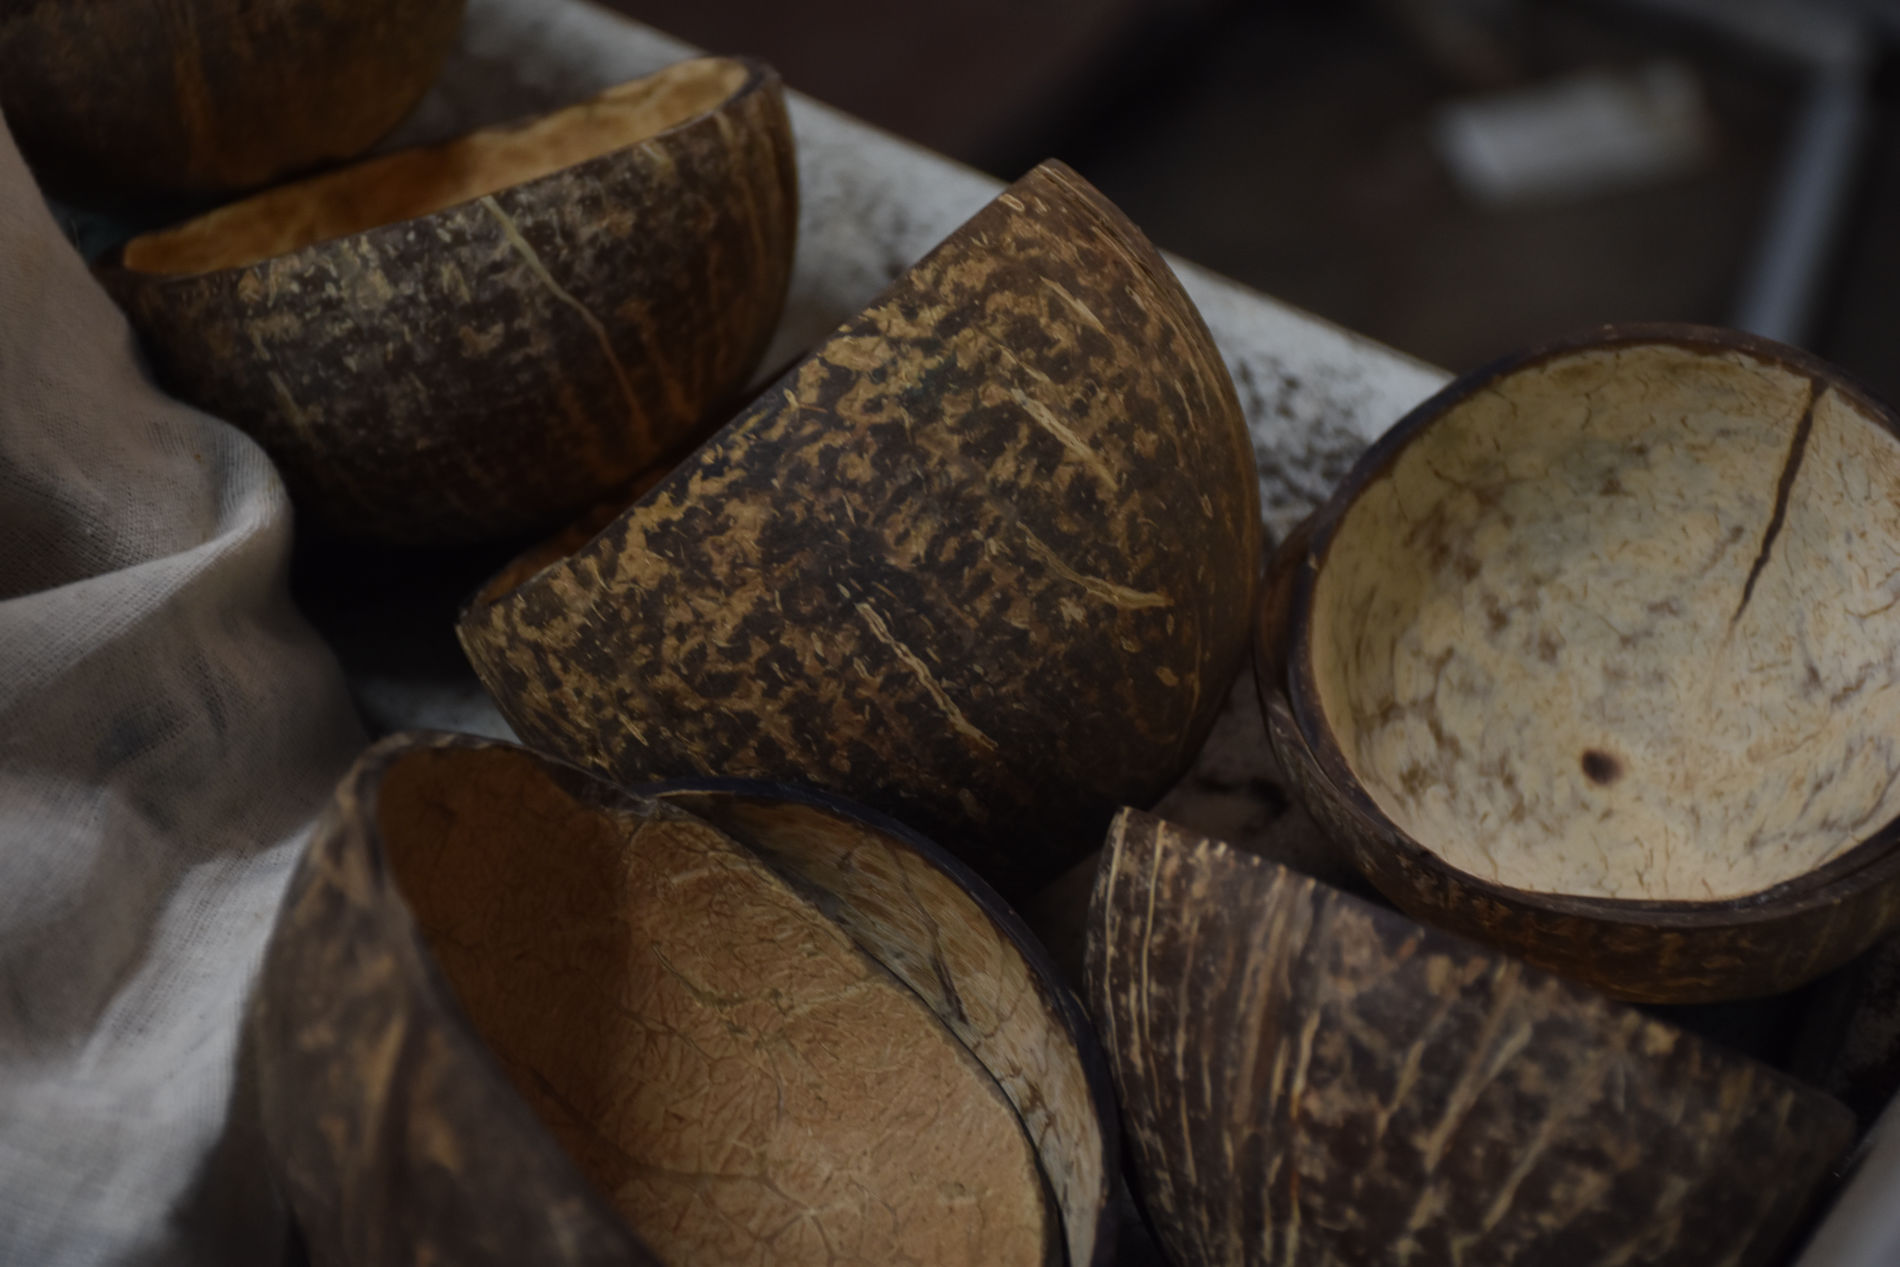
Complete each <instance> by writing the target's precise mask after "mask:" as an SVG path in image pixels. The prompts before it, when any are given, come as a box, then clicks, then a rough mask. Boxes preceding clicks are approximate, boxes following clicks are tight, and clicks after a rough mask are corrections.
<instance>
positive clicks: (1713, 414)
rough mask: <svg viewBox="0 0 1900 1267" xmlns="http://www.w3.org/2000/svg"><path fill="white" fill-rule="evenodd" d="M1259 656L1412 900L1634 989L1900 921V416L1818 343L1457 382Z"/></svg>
mask: <svg viewBox="0 0 1900 1267" xmlns="http://www.w3.org/2000/svg"><path fill="white" fill-rule="evenodd" d="M1275 573H1276V576H1277V577H1278V578H1279V579H1278V580H1276V589H1277V591H1278V596H1277V597H1276V598H1275V599H1274V600H1273V601H1270V602H1268V603H1267V604H1265V605H1264V606H1263V610H1262V616H1261V621H1262V627H1261V636H1260V638H1259V640H1258V644H1257V645H1258V648H1259V654H1260V658H1261V659H1260V671H1259V673H1258V675H1257V677H1258V681H1259V684H1260V689H1261V692H1262V698H1263V701H1264V702H1265V705H1266V709H1267V714H1268V718H1269V730H1270V732H1271V734H1272V737H1273V740H1274V743H1275V746H1276V749H1277V751H1278V752H1279V754H1280V756H1281V759H1282V762H1283V764H1285V765H1286V766H1287V767H1288V768H1289V769H1290V770H1291V771H1292V772H1293V774H1294V778H1295V782H1296V785H1297V786H1298V787H1299V788H1300V789H1301V791H1302V794H1303V796H1304V799H1305V800H1306V801H1307V804H1308V806H1309V808H1311V809H1312V810H1313V812H1314V814H1315V816H1316V817H1318V818H1319V819H1320V820H1321V821H1322V822H1323V823H1325V824H1327V826H1328V827H1329V829H1330V830H1331V831H1332V833H1333V834H1334V835H1335V836H1336V838H1337V839H1339V840H1340V842H1341V843H1342V844H1343V845H1344V846H1345V847H1346V849H1347V850H1348V851H1349V853H1350V854H1351V856H1352V858H1353V860H1354V861H1355V862H1356V863H1357V865H1358V866H1359V867H1360V868H1361V869H1362V870H1363V871H1364V872H1365V873H1366V875H1367V876H1368V877H1370V878H1371V879H1372V881H1373V882H1374V883H1375V884H1377V885H1378V886H1379V887H1380V889H1381V890H1382V891H1384V892H1385V893H1386V895H1387V896H1389V897H1391V898H1392V900H1393V901H1395V902H1397V903H1398V904H1399V905H1401V906H1403V907H1405V908H1406V909H1407V910H1409V911H1411V912H1412V913H1413V914H1415V915H1418V916H1420V917H1421V918H1426V919H1430V920H1433V921H1435V922H1439V923H1443V924H1445V925H1447V926H1449V927H1451V928H1454V929H1457V930H1459V931H1462V932H1468V933H1471V934H1473V935H1476V936H1482V937H1486V938H1490V939H1492V940H1495V941H1497V942H1499V943H1500V944H1502V945H1504V946H1506V947H1507V948H1509V949H1511V950H1513V951H1515V952H1516V953H1518V954H1521V955H1523V956H1524V957H1525V958H1527V959H1530V960H1531V961H1532V962H1534V963H1538V964H1540V965H1541V966H1544V967H1548V968H1551V969H1553V970H1556V971H1559V972H1564V973H1566V974H1569V975H1573V976H1576V977H1578V978H1580V979H1581V980H1584V981H1586V982H1588V983H1590V984H1593V985H1597V986H1599V987H1600V988H1603V989H1606V990H1610V991H1612V992H1614V993H1617V994H1619V995H1622V996H1624V997H1629V998H1637V999H1646V1000H1655V1001H1671V1002H1687V1001H1696V1000H1709V999H1720V998H1733V997H1740V996H1745V995H1751V994H1770V993H1775V992H1778V991H1781V990H1785V989H1789V988H1791V987H1793V986H1795V985H1798V984H1800V983H1801V982H1803V981H1805V980H1808V979H1810V978H1812V977H1814V976H1816V975H1818V974H1820V973H1822V972H1824V971H1826V970H1827V969H1829V968H1831V967H1834V966H1836V965H1838V964H1839V963H1841V962H1842V961H1844V960H1845V959H1847V958H1849V957H1850V956H1852V955H1853V954H1855V953H1857V952H1858V951H1860V950H1862V949H1864V948H1865V947H1866V946H1868V945H1869V944H1870V943H1871V942H1872V941H1873V940H1874V939H1875V938H1876V937H1878V936H1879V935H1880V934H1881V932H1882V931H1883V930H1885V929H1888V928H1891V927H1893V925H1894V923H1895V921H1896V920H1900V740H1896V738H1895V732H1896V728H1900V689H1896V688H1900V665H1896V661H1895V657H1894V653H1893V648H1894V646H1895V644H1896V642H1897V641H1900V418H1896V417H1895V415H1894V414H1893V413H1892V411H1890V410H1888V409H1886V408H1884V407H1883V406H1881V405H1879V404H1877V403H1876V402H1874V401H1873V400H1871V399H1870V398H1869V397H1867V396H1866V394H1865V393H1863V392H1861V391H1860V390H1859V389H1858V388H1857V387H1855V385H1854V384H1853V383H1851V382H1850V381H1848V380H1846V379H1845V378H1844V377H1843V376H1842V375H1841V374H1840V373H1839V371H1837V370H1835V369H1833V368H1832V367H1830V366H1827V365H1825V364H1823V363H1822V362H1820V361H1818V360H1815V359H1814V358H1813V357H1810V356H1807V355H1806V354H1804V353H1801V352H1798V351H1796V350H1795V349H1792V348H1785V347H1781V346H1779V345H1776V344H1772V343H1769V342H1767V341H1766V340H1761V339H1756V338H1752V337H1750V336H1747V335H1741V334H1737V333H1734V332H1731V331H1720V330H1707V329H1700V328H1696V327H1681V326H1674V327H1671V326H1655V327H1645V326H1637V327H1629V328H1620V329H1619V328H1610V329H1606V330H1601V331H1593V332H1591V333H1590V334H1588V335H1586V336H1584V337H1582V338H1579V339H1575V340H1571V341H1569V342H1566V343H1562V344H1558V345H1555V346H1552V347H1548V348H1542V349H1538V350H1535V351H1532V352H1529V353H1526V354H1523V355H1521V356H1517V357H1513V358H1511V359H1510V360H1508V361H1505V362H1502V363H1500V364H1498V365H1494V366H1490V367H1487V368H1486V369H1484V370H1481V371H1478V372H1477V373H1475V374H1473V375H1470V376H1468V377H1467V378H1465V379H1463V380H1460V381H1459V382H1457V383H1454V384H1452V385H1451V386H1450V387H1448V388H1446V389H1445V390H1444V391H1443V392H1441V393H1440V394H1439V395H1437V396H1435V397H1433V398H1432V399H1431V400H1429V401H1427V402H1425V404H1423V405H1421V406H1420V407H1419V408H1418V409H1417V410H1415V411H1414V412H1413V413H1412V414H1410V415H1409V416H1407V417H1406V418H1405V419H1403V420H1402V421H1400V422H1399V423H1398V424H1397V425H1396V426H1395V427H1394V428H1393V430H1392V431H1391V432H1390V433H1389V434H1388V435H1387V436H1386V437H1385V438H1384V439H1383V440H1381V441H1380V443H1379V444H1378V445H1376V446H1374V448H1373V449H1372V450H1371V451H1370V452H1368V453H1367V455H1366V456H1365V457H1364V458H1363V459H1362V460H1361V461H1360V463H1359V464H1358V465H1357V466H1356V467H1355V468H1354V469H1353V471H1352V473H1351V474H1350V475H1349V476H1348V477H1347V479H1346V480H1345V482H1344V483H1343V484H1342V485H1341V486H1340V488H1339V489H1338V490H1337V491H1336V492H1335V494H1334V495H1333V497H1332V499H1331V500H1330V501H1329V502H1328V504H1327V505H1326V506H1325V507H1324V508H1323V509H1322V510H1321V511H1320V512H1319V513H1318V514H1317V515H1316V516H1315V518H1314V520H1313V521H1312V522H1311V523H1310V524H1309V525H1308V526H1307V527H1306V528H1305V529H1304V531H1303V533H1302V534H1301V536H1300V537H1299V539H1298V541H1297V542H1295V543H1290V544H1289V546H1288V547H1287V548H1285V549H1284V550H1283V552H1282V554H1281V555H1280V558H1279V561H1278V562H1277V563H1276V568H1275Z"/></svg>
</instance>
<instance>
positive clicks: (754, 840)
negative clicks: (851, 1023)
mask: <svg viewBox="0 0 1900 1267" xmlns="http://www.w3.org/2000/svg"><path fill="white" fill-rule="evenodd" d="M641 791H642V793H643V794H645V795H648V796H652V797H654V798H655V799H657V800H660V801H663V802H666V803H670V804H674V805H678V806H680V807H681V808H683V809H685V810H687V811H688V812H689V813H691V814H693V815H694V816H695V817H697V818H700V819H703V820H705V821H706V822H709V823H711V824H713V826H715V827H717V828H719V829H720V830H721V831H723V832H725V833H726V834H727V835H728V836H730V837H732V838H733V839H734V840H737V841H738V842H739V843H740V844H742V845H744V846H746V847H747V848H748V849H750V850H751V851H752V852H753V853H755V854H757V855H758V856H759V857H761V858H763V859H764V860H765V861H766V863H767V864H769V865H770V866H771V867H772V868H773V869H774V870H775V871H777V872H778V873H779V874H780V875H783V876H784V877H786V879H788V880H790V881H791V882H792V883H793V884H794V885H795V886H796V887H798V888H799V889H800V890H801V891H802V892H804V893H805V894H806V895H807V896H808V897H810V898H812V899H813V900H814V901H815V902H816V903H817V905H818V906H819V908H820V909H821V910H823V911H824V912H825V913H826V914H827V915H828V916H829V917H830V918H831V919H832V920H833V921H834V922H835V923H837V924H838V925H839V926H840V927H841V928H843V929H844V930H845V932H846V933H847V934H848V935H849V936H850V937H851V939H852V940H853V941H854V942H856V943H857V944H858V946H859V947H860V948H862V949H863V950H864V952H865V953H866V954H868V955H870V956H871V958H873V959H875V960H877V961H878V962H879V963H881V964H883V965H884V966H885V967H886V968H888V969H889V970H890V971H891V972H892V973H893V974H894V975H895V976H896V977H897V978H898V979H899V980H900V981H902V982H903V983H904V984H905V985H907V986H909V987H910V988H911V990H913V991H914V992H915V993H916V994H917V996H918V997H919V998H921V999H922V1000H923V1001H924V1002H925V1004H927V1005H928V1006H929V1007H930V1009H931V1010H932V1011H933V1012H935V1013H936V1014H937V1016H938V1018H939V1019H940V1020H942V1021H943V1023H944V1025H945V1026H946V1027H947V1028H948V1029H949V1030H950V1032H951V1033H953V1034H955V1035H956V1036H957V1038H958V1039H959V1040H961V1041H962V1043H963V1044H964V1046H966V1047H968V1048H969V1049H970V1051H971V1052H972V1053H973V1054H974V1055H975V1056H976V1058H977V1059H978V1060H979V1061H981V1062H982V1063H983V1065H984V1066H985V1067H986V1068H987V1069H989V1071H990V1073H991V1074H992V1075H994V1076H995V1078H996V1081H997V1085H998V1086H1000V1087H1001V1088H1002V1089H1003V1094H1004V1095H1006V1096H1008V1097H1009V1099H1010V1102H1011V1103H1012V1104H1014V1105H1015V1106H1016V1111H1017V1113H1018V1115H1019V1116H1020V1117H1021V1118H1022V1121H1023V1128H1024V1129H1025V1130H1026V1131H1028V1132H1029V1137H1030V1139H1031V1140H1032V1141H1034V1143H1035V1145H1036V1151H1037V1154H1038V1155H1039V1156H1040V1158H1041V1161H1042V1169H1043V1173H1044V1175H1045V1176H1046V1177H1047V1178H1048V1181H1049V1186H1050V1190H1051V1193H1052V1195H1053V1197H1054V1200H1055V1203H1056V1205H1057V1207H1058V1208H1059V1209H1060V1210H1061V1211H1062V1222H1063V1229H1064V1233H1065V1241H1066V1248H1067V1251H1068V1255H1067V1258H1066V1259H1065V1260H1064V1261H1065V1262H1067V1263H1069V1264H1071V1267H1108V1265H1109V1264H1111V1263H1113V1262H1114V1261H1115V1251H1116V1227H1115V1217H1114V1211H1113V1209H1112V1207H1111V1206H1110V1200H1109V1199H1110V1193H1111V1188H1112V1183H1113V1179H1114V1175H1115V1173H1116V1169H1117V1167H1119V1166H1120V1164H1121V1141H1120V1137H1119V1133H1118V1129H1117V1126H1118V1119H1117V1117H1116V1112H1115V1093H1114V1090H1113V1088H1112V1086H1111V1085H1110V1084H1109V1080H1108V1067H1107V1065H1106V1063H1105V1061H1104V1057H1103V1055H1102V1051H1101V1048H1100V1046H1099V1045H1098V1044H1097V1042H1096V1039H1095V1031H1094V1030H1093V1028H1091V1026H1090V1025H1089V1021H1088V1018H1087V1016H1086V1015H1085V1014H1084V1013H1083V1011H1082V1007H1081V1004H1080V1003H1079V1002H1077V1000H1076V998H1075V996H1074V995H1073V994H1071V993H1070V992H1069V990H1068V988H1067V987H1066V986H1064V985H1063V984H1062V983H1061V980H1060V978H1059V976H1058V974H1057V972H1056V968H1055V965H1054V964H1053V963H1051V962H1050V960H1049V956H1048V952H1047V951H1045V950H1044V949H1043V948H1042V945H1041V943H1039V942H1038V941H1037V940H1036V939H1035V937H1034V935H1033V934H1031V933H1030V931H1029V930H1028V929H1027V928H1026V927H1025V926H1024V925H1023V923H1022V921H1021V920H1020V919H1019V918H1018V917H1017V916H1016V913H1015V912H1014V911H1012V910H1011V909H1010V908H1009V906H1008V905H1007V904H1006V903H1005V902H1004V901H1003V899H1002V898H1001V897H1000V896H998V895H997V893H996V891H995V890H994V889H992V888H990V886H989V885H988V884H986V883H984V881H983V880H982V878H981V877H980V876H978V875H976V874H975V873H974V872H972V871H970V870H969V869H968V868H966V867H964V866H963V865H962V864H961V863H959V862H958V861H957V860H956V859H955V858H953V857H951V856H950V855H949V854H947V853H945V852H944V851H943V850H942V849H940V848H939V847H938V846H937V845H935V844H933V843H932V842H931V841H929V840H926V839H924V838H923V837H921V836H919V835H917V834H916V833H915V832H913V831H911V830H909V829H908V828H906V827H904V826H903V825H902V824H900V823H897V822H895V821H893V820H890V819H887V818H885V817H884V816H883V815H881V814H875V813H872V812H870V811H867V810H862V809H859V808H857V807H855V806H851V805H849V804H847V803H844V802H841V801H838V800H836V799H835V798H832V797H827V796H823V795H822V794H818V793H812V792H802V791H799V790H796V789H792V788H783V787H777V786H775V785H772V784H767V783H758V782H753V781H750V780H744V779H707V780H699V781H694V782H687V783H678V784H663V785H660V786H657V787H652V788H643V789H641Z"/></svg>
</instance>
